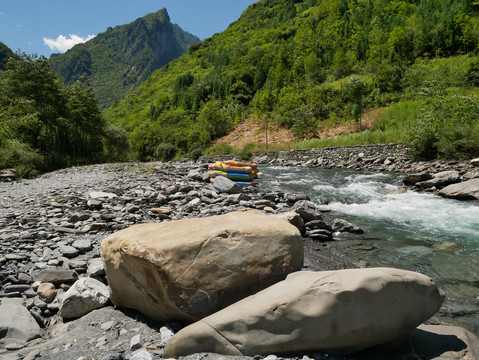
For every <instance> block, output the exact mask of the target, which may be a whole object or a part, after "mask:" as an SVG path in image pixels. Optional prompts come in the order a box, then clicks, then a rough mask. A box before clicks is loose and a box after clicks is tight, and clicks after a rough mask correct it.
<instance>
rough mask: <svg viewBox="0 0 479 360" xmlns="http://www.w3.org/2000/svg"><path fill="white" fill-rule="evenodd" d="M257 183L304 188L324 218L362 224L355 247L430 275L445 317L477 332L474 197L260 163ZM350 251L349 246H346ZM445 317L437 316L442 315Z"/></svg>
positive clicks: (478, 244)
mask: <svg viewBox="0 0 479 360" xmlns="http://www.w3.org/2000/svg"><path fill="white" fill-rule="evenodd" d="M261 171H262V172H263V173H264V174H265V175H264V177H263V178H262V179H261V180H260V185H259V186H261V187H265V188H270V189H277V190H282V191H288V192H298V193H304V194H306V195H308V196H309V197H310V198H311V200H312V201H313V202H314V203H315V204H316V205H317V206H319V208H320V209H322V210H325V211H328V212H327V213H326V218H327V219H329V220H332V219H334V218H335V217H338V218H343V219H345V220H348V221H350V222H352V223H354V224H355V225H358V226H359V227H361V228H362V229H363V230H364V234H362V235H355V236H356V237H357V239H358V240H360V241H361V242H362V243H363V244H367V246H362V247H357V248H358V249H359V250H358V251H355V252H353V253H352V254H353V256H355V257H357V259H361V260H364V261H367V262H368V263H369V266H391V267H397V268H402V269H407V270H413V271H418V272H420V273H423V274H426V275H428V276H430V277H431V278H432V279H434V281H435V282H436V284H437V285H438V286H439V287H440V288H441V289H442V290H443V291H444V292H445V293H446V300H445V302H444V305H443V308H442V310H441V312H440V316H441V317H443V321H444V322H446V323H450V324H456V325H458V326H463V327H465V328H467V329H468V330H470V331H472V332H473V333H475V334H476V335H479V255H478V251H479V201H467V202H466V201H457V200H451V199H444V198H442V197H439V196H437V195H434V194H431V193H418V192H415V191H412V190H409V189H407V188H406V187H405V186H403V185H402V176H401V175H399V174H390V173H371V172H355V171H345V170H329V169H316V168H313V169H310V168H293V167H277V166H272V167H261ZM349 255H351V253H349ZM441 322H442V320H441Z"/></svg>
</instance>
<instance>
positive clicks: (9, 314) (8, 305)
mask: <svg viewBox="0 0 479 360" xmlns="http://www.w3.org/2000/svg"><path fill="white" fill-rule="evenodd" d="M41 336H42V333H41V329H40V326H39V325H38V323H37V322H36V321H35V319H34V317H33V316H32V315H31V314H30V312H29V311H28V309H27V308H26V307H25V306H24V305H23V299H8V298H3V299H2V302H1V304H0V339H1V340H2V341H1V343H2V346H7V347H8V346H9V344H18V345H19V346H23V345H25V344H26V343H27V342H28V341H30V340H33V339H37V338H39V337H41Z"/></svg>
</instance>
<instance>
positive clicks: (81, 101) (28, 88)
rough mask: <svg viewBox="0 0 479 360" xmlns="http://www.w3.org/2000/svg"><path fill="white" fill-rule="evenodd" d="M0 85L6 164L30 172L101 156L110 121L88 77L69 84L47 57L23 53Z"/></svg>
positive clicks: (0, 134) (2, 73)
mask: <svg viewBox="0 0 479 360" xmlns="http://www.w3.org/2000/svg"><path fill="white" fill-rule="evenodd" d="M0 86H1V88H2V92H1V93H0V120H1V123H2V127H1V131H0V145H1V146H2V153H3V159H4V160H3V161H4V162H5V163H7V162H9V163H11V165H12V166H14V167H16V168H17V167H18V168H19V170H21V173H22V174H24V175H25V176H31V175H34V174H35V172H36V171H44V170H48V169H55V168H59V167H63V166H68V165H71V164H79V163H87V162H92V161H99V160H101V159H102V156H103V150H102V135H103V130H104V127H105V121H104V119H103V116H102V114H101V111H100V108H99V105H98V102H97V100H96V96H95V94H94V93H93V91H92V90H91V88H90V87H89V85H88V83H87V82H86V81H77V82H75V83H74V84H73V85H71V86H65V85H64V83H63V82H62V81H61V80H60V79H59V77H58V76H57V75H55V74H54V73H53V72H52V71H51V70H50V67H49V66H48V63H47V60H46V59H45V58H43V57H40V58H36V57H32V56H29V55H26V54H22V55H19V56H17V57H12V58H10V60H9V62H8V63H7V70H5V71H0ZM28 162H30V165H28V164H27V163H28Z"/></svg>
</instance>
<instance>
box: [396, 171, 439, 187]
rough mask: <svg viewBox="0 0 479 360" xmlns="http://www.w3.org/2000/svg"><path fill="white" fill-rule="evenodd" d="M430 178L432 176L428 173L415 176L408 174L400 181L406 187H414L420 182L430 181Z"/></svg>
mask: <svg viewBox="0 0 479 360" xmlns="http://www.w3.org/2000/svg"><path fill="white" fill-rule="evenodd" d="M432 177H433V176H432V175H431V174H430V173H427V172H422V173H416V174H408V175H406V176H404V179H403V180H402V181H403V183H404V184H406V185H415V184H416V183H418V182H421V181H426V180H431V179H432Z"/></svg>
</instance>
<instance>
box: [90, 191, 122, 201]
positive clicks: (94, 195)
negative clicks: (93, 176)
mask: <svg viewBox="0 0 479 360" xmlns="http://www.w3.org/2000/svg"><path fill="white" fill-rule="evenodd" d="M88 197H89V198H91V199H114V198H116V197H118V195H116V194H113V193H107V192H103V191H90V192H89V193H88Z"/></svg>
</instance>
